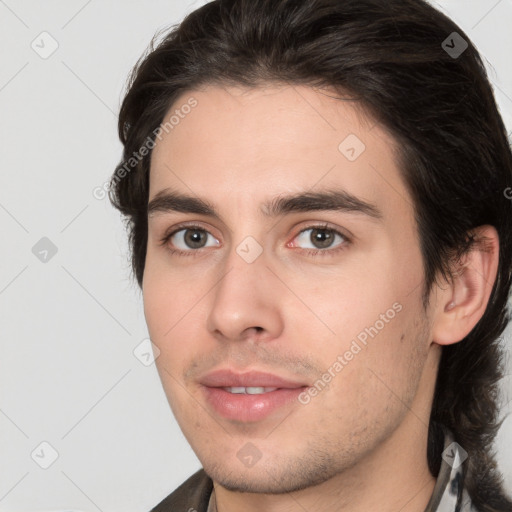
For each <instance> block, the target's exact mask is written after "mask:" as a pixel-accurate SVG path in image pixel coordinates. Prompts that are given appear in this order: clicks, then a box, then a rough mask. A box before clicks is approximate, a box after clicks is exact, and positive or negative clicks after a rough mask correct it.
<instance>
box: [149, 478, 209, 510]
mask: <svg viewBox="0 0 512 512" xmlns="http://www.w3.org/2000/svg"><path fill="white" fill-rule="evenodd" d="M212 489H213V482H212V480H211V478H210V477H209V476H208V475H207V474H206V473H205V472H204V470H203V469H200V470H199V471H197V472H196V473H194V474H193V475H192V476H191V477H190V478H188V479H187V480H185V482H183V483H182V484H181V485H180V486H179V487H178V488H177V489H176V490H174V491H173V492H172V493H171V494H169V496H167V498H165V499H164V500H163V501H161V502H160V503H159V504H158V505H156V507H154V508H152V509H151V511H150V512H206V509H207V507H208V500H209V499H210V494H211V492H212Z"/></svg>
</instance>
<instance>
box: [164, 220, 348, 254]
mask: <svg viewBox="0 0 512 512" xmlns="http://www.w3.org/2000/svg"><path fill="white" fill-rule="evenodd" d="M184 229H190V230H197V231H204V232H206V233H208V231H207V230H206V229H204V228H203V227H202V226H198V225H195V224H192V225H190V224H185V225H178V226H176V228H175V229H173V230H172V231H171V232H170V233H167V234H165V235H164V236H163V237H162V238H161V239H160V245H161V246H167V247H166V249H167V250H168V251H169V253H170V254H178V255H180V256H192V257H195V256H200V255H201V253H202V251H201V249H195V250H194V249H191V250H189V251H181V250H180V249H172V248H171V247H169V246H168V242H169V240H170V239H171V237H172V236H174V235H175V234H176V233H178V232H179V231H182V230H184ZM309 229H319V230H325V231H329V232H330V233H333V234H334V235H339V236H341V237H342V238H343V243H342V244H340V245H339V246H337V247H336V248H334V249H301V250H302V251H304V252H306V254H307V255H308V256H332V255H333V254H337V253H339V252H341V251H344V250H345V249H346V248H347V245H350V244H351V243H352V240H351V239H350V238H349V237H348V236H347V235H345V234H343V233H341V232H340V231H338V230H337V229H334V228H331V227H329V226H328V225H327V224H312V225H310V226H306V227H305V228H302V229H301V230H300V231H299V232H298V233H297V234H296V235H295V236H294V237H293V239H295V238H297V237H298V236H299V235H300V234H301V233H303V232H304V231H308V230H309ZM210 234H211V233H210ZM294 249H295V248H294Z"/></svg>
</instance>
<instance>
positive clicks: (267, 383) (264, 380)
mask: <svg viewBox="0 0 512 512" xmlns="http://www.w3.org/2000/svg"><path fill="white" fill-rule="evenodd" d="M200 382H201V384H202V385H203V386H207V387H210V388H229V387H265V388H289V389H294V388H301V387H304V386H306V384H304V383H302V382H295V381H292V380H288V379H285V378H283V377H279V376H278V375H274V374H272V373H266V372H259V371H254V370H253V371H249V372H245V373H236V372H234V371H233V370H229V369H221V370H215V371H212V372H210V373H207V374H206V375H204V376H203V378H202V379H201V381H200Z"/></svg>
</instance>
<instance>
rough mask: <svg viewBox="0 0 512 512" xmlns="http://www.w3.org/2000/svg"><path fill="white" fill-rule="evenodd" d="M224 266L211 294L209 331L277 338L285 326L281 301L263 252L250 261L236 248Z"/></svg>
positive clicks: (229, 337)
mask: <svg viewBox="0 0 512 512" xmlns="http://www.w3.org/2000/svg"><path fill="white" fill-rule="evenodd" d="M225 268H226V272H225V274H224V276H223V277H222V278H221V279H220V281H219V283H218V285H217V286H216V287H215V293H214V294H212V299H211V300H212V302H211V305H210V311H209V314H208V319H207V328H208V331H209V332H210V333H211V334H212V335H213V336H214V337H215V338H217V339H219V340H223V341H242V340H247V339H251V340H254V341H269V340H272V339H275V338H278V337H279V336H280V334H281V332H282V331H283V328H284V323H283V315H282V311H281V310H280V307H282V301H280V298H279V292H277V291H276V285H277V283H276V277H275V275H274V274H273V273H272V272H271V271H270V270H269V269H268V268H267V263H266V258H265V256H264V253H263V254H261V255H260V256H259V257H258V258H257V259H256V261H253V262H252V263H248V262H246V261H244V259H243V258H242V257H240V256H239V255H238V254H237V253H236V251H235V249H233V251H232V253H231V254H230V256H229V261H227V262H226V267H225Z"/></svg>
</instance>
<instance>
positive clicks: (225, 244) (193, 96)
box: [112, 0, 512, 502]
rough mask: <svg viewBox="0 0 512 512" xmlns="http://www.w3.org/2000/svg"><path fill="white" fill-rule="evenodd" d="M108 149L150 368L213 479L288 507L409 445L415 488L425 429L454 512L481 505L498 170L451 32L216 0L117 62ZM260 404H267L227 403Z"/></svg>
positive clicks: (417, 21)
mask: <svg viewBox="0 0 512 512" xmlns="http://www.w3.org/2000/svg"><path fill="white" fill-rule="evenodd" d="M454 31H457V32H458V34H459V36H460V37H461V38H462V39H463V40H464V41H465V42H466V43H467V44H468V47H467V48H466V49H465V50H464V51H461V53H460V54H458V55H457V54H456V53H454V49H457V48H458V49H460V50H462V48H463V47H464V46H463V45H462V46H460V45H461V39H459V38H457V37H455V39H454V36H453V32H454ZM450 38H451V39H450ZM445 41H448V46H447V44H446V43H445ZM457 45H459V47H457ZM119 129H120V137H121V140H122V142H123V144H124V146H125V152H124V161H123V162H122V163H121V164H120V166H119V168H118V170H119V169H122V168H124V169H125V172H124V174H125V175H124V176H123V177H122V178H120V177H119V173H117V174H114V176H113V178H112V185H113V188H112V191H113V193H112V200H113V202H114V204H115V205H116V206H117V207H118V208H119V209H120V210H121V211H122V212H123V213H124V214H126V215H127V216H128V219H129V221H130V236H131V244H132V245H131V248H132V251H133V269H134V272H135V275H136V277H137V280H138V283H139V285H140V286H141V288H142V290H143V296H144V309H145V315H146V320H147V323H148V328H149V332H150V335H151V339H152V341H153V343H154V344H155V345H156V346H158V348H159V350H160V352H161V354H160V356H159V358H158V359H157V367H158V370H159V373H160V376H161V378H162V382H163V385H164V389H165V391H166V393H167V396H168V399H169V403H170V405H171V407H172V409H173V411H174V413H175V415H176V418H177V420H178V422H179V423H180V426H181V427H182V429H183V432H184V434H185V436H186V437H187V439H188V440H189V442H190V444H191V446H192V447H193V448H194V450H195V451H196V453H197V455H198V457H199V459H200V460H201V462H202V464H203V465H204V467H205V469H206V470H207V472H208V473H209V474H210V475H211V476H212V477H213V478H214V480H215V481H217V482H219V483H221V484H222V485H224V486H225V487H226V488H232V489H238V490H246V491H253V492H275V493H278V492H287V491H290V490H296V489H299V488H304V487H307V486H309V485H313V484H318V483H321V482H323V481H325V480H327V479H328V478H331V477H333V476H335V475H336V474H340V473H341V472H343V471H347V470H348V469H349V468H351V467H354V466H357V465H360V467H364V466H363V465H364V461H365V460H372V462H373V463H375V462H376V461H378V460H380V459H379V457H381V458H382V461H383V460H384V458H385V457H387V456H389V453H391V452H393V451H394V450H398V449H399V446H398V445H397V443H398V442H400V443H401V445H400V448H401V449H402V450H404V452H406V453H410V454H411V455H410V457H411V458H412V457H413V455H412V454H413V453H414V451H415V450H417V446H418V442H421V440H422V439H424V438H425V436H426V432H427V431H428V433H429V436H428V446H423V449H424V450H425V451H427V449H428V462H429V467H430V471H431V472H432V474H436V472H437V470H438V467H439V446H438V443H439V433H440V425H445V426H447V427H449V428H450V429H451V430H452V431H453V432H454V434H455V438H456V440H457V441H458V442H459V443H460V444H461V445H462V446H463V447H464V448H465V449H466V451H468V452H469V454H470V457H469V459H468V463H467V464H468V466H471V467H472V468H473V473H474V474H475V473H478V470H479V469H482V468H483V467H485V468H486V469H487V473H486V474H485V475H484V476H481V475H478V474H476V475H475V476H474V477H473V478H474V480H473V481H472V482H470V490H471V491H474V492H473V494H474V495H475V497H476V501H477V502H478V500H479V499H480V500H482V499H483V498H482V495H481V494H480V495H479V494H478V493H479V491H478V489H479V488H481V487H482V484H483V483H487V484H492V485H494V486H497V480H498V478H497V476H496V475H495V474H494V472H493V471H492V468H493V466H492V465H493V461H492V458H491V457H490V455H489V454H488V453H487V451H488V448H489V445H490V442H491V441H492V438H493V437H494V434H495V432H496V430H497V425H496V422H497V419H498V411H497V405H496V396H495V392H496V390H497V387H496V383H497V381H498V379H499V377H500V372H501V366H500V355H501V354H500V350H499V345H498V343H499V339H498V337H499V335H500V334H501V333H502V332H503V330H504V328H505V326H506V323H507V320H508V317H507V311H506V307H505V306H506V301H507V297H508V293H509V289H510V284H511V281H510V280H511V261H512V245H511V244H512V239H511V233H512V207H511V202H510V200H507V198H506V197H505V194H504V192H505V191H506V190H507V188H508V187H510V186H511V185H512V156H511V152H510V147H509V145H508V141H507V138H506V133H505V129H504V126H503V123H502V120H501V118H500V116H499V114H498V112H497V109H496V105H495V102H494V99H493V96H492V90H491V88H490V86H489V84H488V82H487V79H486V76H485V71H484V68H483V65H482V63H481V61H480V58H479V57H478V54H477V52H476V50H475V49H474V47H473V46H472V45H471V43H470V41H469V40H468V38H467V37H466V35H465V34H463V33H462V32H461V31H460V29H458V28H457V27H456V26H455V25H454V24H453V23H452V22H451V21H450V20H448V19H447V18H446V17H444V16H443V15H441V14H440V13H438V12H437V11H435V10H434V9H433V8H431V7H430V6H428V5H427V4H425V3H423V2H421V1H413V0H396V1H390V2H381V1H378V0H358V1H344V2H341V1H334V0H330V1H329V0H317V1H312V0H308V1H297V0H293V1H292V0H272V1H270V0H251V1H241V0H239V1H234V0H231V1H229V0H228V1H224V0H217V1H214V2H211V3H210V4H207V5H206V6H204V7H202V8H201V9H199V10H197V11H195V12H194V13H192V14H191V15H190V16H189V17H188V18H187V19H186V20H185V21H184V22H183V23H182V24H181V26H179V27H178V28H176V29H175V30H173V31H172V32H171V33H170V34H168V35H167V36H166V37H165V38H164V39H163V40H162V41H161V42H160V43H159V45H158V47H157V48H156V49H153V48H152V52H151V53H150V54H149V55H148V56H146V57H145V59H144V60H142V61H141V62H140V63H139V65H138V66H137V67H136V69H135V70H134V73H133V77H132V80H131V83H130V90H129V91H128V94H127V96H126V98H125V100H124V102H123V105H122V109H121V114H120V121H119ZM144 147H146V151H145V152H144V153H143V152H142V151H141V148H144ZM147 148H149V149H150V151H147ZM134 153H136V154H138V155H143V157H142V158H136V157H134ZM131 157H132V158H131ZM130 158H131V159H132V160H133V163H134V164H135V165H133V166H132V167H133V168H132V167H130V168H129V169H128V171H126V166H125V162H127V161H129V160H130ZM199 200H202V202H200V201H199ZM173 250H174V251H175V252H172V251H173ZM176 251H178V252H176ZM218 370H231V371H232V372H234V373H235V374H237V375H240V374H243V376H242V377H237V376H236V375H235V376H234V377H233V376H232V375H224V374H216V373H215V372H216V371H218ZM248 371H260V372H266V373H271V374H273V375H275V376H278V377H280V378H281V379H284V380H285V381H286V382H280V383H276V382H274V381H273V380H272V378H270V377H268V376H267V377H265V376H261V375H260V376H253V377H251V376H250V375H249V376H247V375H246V373H247V372H248ZM438 373H439V374H438ZM237 379H238V380H237ZM244 379H247V380H244ZM259 385H261V386H264V387H270V388H273V387H285V388H288V389H287V390H286V391H278V392H273V391H270V392H269V395H268V397H267V398H265V395H261V396H260V395H256V396H251V397H247V396H240V395H233V391H237V390H236V389H233V387H247V386H249V387H255V386H258V387H259ZM227 386H230V387H231V388H232V389H230V390H223V389H222V388H223V387H227ZM290 388H293V389H290ZM314 390H316V391H314ZM238 391H239V390H238ZM250 391H253V392H256V393H260V392H261V391H262V390H258V389H252V390H250ZM263 391H268V390H263ZM272 393H274V394H276V395H277V397H276V398H269V397H270V395H271V394H272ZM272 396H274V395H272ZM405 439H407V441H406V444H405V446H404V440H405ZM247 457H249V458H250V459H251V460H253V459H260V460H257V461H256V463H254V464H252V463H251V464H247V463H244V461H245V460H246V458H247ZM247 460H248V459H247ZM411 460H412V459H411ZM478 478H482V482H479V481H478ZM471 485H473V489H471ZM479 496H480V498H479Z"/></svg>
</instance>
